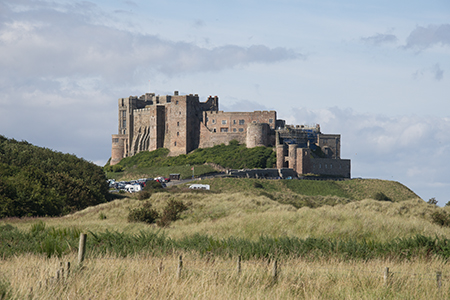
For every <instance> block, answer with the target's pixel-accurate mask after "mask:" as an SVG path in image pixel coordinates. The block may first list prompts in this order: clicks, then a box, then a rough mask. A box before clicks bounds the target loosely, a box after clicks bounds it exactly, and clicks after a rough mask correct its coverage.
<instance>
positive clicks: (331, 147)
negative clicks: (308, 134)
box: [317, 134, 341, 159]
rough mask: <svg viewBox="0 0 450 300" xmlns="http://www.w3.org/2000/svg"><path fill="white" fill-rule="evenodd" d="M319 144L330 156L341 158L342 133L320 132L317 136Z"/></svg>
mask: <svg viewBox="0 0 450 300" xmlns="http://www.w3.org/2000/svg"><path fill="white" fill-rule="evenodd" d="M317 144H318V146H319V147H320V148H321V149H322V152H323V153H325V154H326V155H327V157H328V158H334V159H340V158H341V153H340V152H341V151H340V149H341V135H340V134H319V135H318V136H317Z"/></svg>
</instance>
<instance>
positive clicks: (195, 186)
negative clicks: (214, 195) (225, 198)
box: [189, 184, 209, 190]
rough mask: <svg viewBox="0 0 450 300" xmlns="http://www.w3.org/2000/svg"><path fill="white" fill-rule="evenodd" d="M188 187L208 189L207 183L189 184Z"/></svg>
mask: <svg viewBox="0 0 450 300" xmlns="http://www.w3.org/2000/svg"><path fill="white" fill-rule="evenodd" d="M189 188H190V189H191V190H209V184H191V185H190V186H189Z"/></svg>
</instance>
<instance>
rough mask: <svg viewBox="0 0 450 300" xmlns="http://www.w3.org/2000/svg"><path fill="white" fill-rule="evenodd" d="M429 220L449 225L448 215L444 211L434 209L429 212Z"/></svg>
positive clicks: (449, 217)
mask: <svg viewBox="0 0 450 300" xmlns="http://www.w3.org/2000/svg"><path fill="white" fill-rule="evenodd" d="M431 221H432V222H433V223H434V224H438V225H440V226H445V227H449V226H450V216H449V215H448V214H447V213H446V212H445V211H435V212H434V213H432V214H431Z"/></svg>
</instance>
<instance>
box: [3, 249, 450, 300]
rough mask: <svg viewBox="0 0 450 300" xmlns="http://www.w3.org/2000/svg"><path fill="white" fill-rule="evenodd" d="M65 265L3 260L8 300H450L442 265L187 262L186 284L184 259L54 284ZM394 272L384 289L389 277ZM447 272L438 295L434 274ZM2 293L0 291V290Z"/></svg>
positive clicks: (77, 275)
mask: <svg viewBox="0 0 450 300" xmlns="http://www.w3.org/2000/svg"><path fill="white" fill-rule="evenodd" d="M60 261H63V262H64V261H72V262H74V261H76V258H75V257H74V255H71V256H65V257H63V258H61V259H56V258H51V259H46V258H43V257H39V256H34V255H24V256H18V257H13V258H11V259H8V260H0V266H1V271H2V272H1V274H0V281H1V280H3V285H2V286H3V287H4V290H5V291H6V292H7V293H8V294H7V295H9V297H10V299H429V300H432V299H448V298H449V296H450V293H449V292H450V281H449V280H450V276H449V275H450V267H449V266H448V265H447V264H446V263H445V262H443V261H441V260H439V259H429V260H426V261H409V262H406V261H405V262H392V261H381V260H372V261H369V262H343V261H336V260H322V261H318V260H316V261H308V260H307V259H287V260H285V261H279V262H278V266H279V268H278V272H279V273H278V277H277V280H274V279H273V277H272V263H271V262H268V261H264V260H257V261H243V262H242V263H241V273H240V274H239V275H238V273H237V263H236V259H220V258H209V259H207V258H203V259H200V258H199V257H197V256H196V255H193V254H186V253H185V254H184V256H183V270H182V273H181V278H180V279H178V278H177V265H178V255H170V256H164V257H146V256H137V257H132V258H121V259H118V258H114V257H109V256H105V257H101V258H96V259H89V258H88V259H87V260H86V261H85V262H84V265H83V268H79V267H78V266H76V265H74V264H72V268H71V273H70V275H69V276H64V277H62V278H61V279H60V280H55V279H54V278H53V279H52V277H54V276H55V272H56V270H57V269H58V268H59V265H60ZM385 267H389V268H390V272H391V277H390V280H389V282H388V284H387V285H386V284H385V281H384V279H383V272H384V269H385ZM438 270H439V271H442V274H443V277H442V278H443V279H442V286H441V288H437V282H436V271H438ZM0 292H1V290H0Z"/></svg>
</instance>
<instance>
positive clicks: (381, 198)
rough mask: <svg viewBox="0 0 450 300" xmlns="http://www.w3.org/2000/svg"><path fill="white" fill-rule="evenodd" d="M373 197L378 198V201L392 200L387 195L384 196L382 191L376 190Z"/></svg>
mask: <svg viewBox="0 0 450 300" xmlns="http://www.w3.org/2000/svg"><path fill="white" fill-rule="evenodd" d="M373 199H375V200H378V201H392V200H391V199H390V198H389V197H388V196H386V195H385V194H384V193H382V192H377V193H376V194H375V195H374V196H373Z"/></svg>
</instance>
